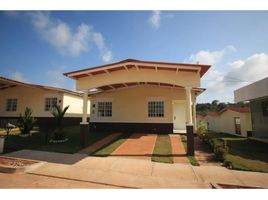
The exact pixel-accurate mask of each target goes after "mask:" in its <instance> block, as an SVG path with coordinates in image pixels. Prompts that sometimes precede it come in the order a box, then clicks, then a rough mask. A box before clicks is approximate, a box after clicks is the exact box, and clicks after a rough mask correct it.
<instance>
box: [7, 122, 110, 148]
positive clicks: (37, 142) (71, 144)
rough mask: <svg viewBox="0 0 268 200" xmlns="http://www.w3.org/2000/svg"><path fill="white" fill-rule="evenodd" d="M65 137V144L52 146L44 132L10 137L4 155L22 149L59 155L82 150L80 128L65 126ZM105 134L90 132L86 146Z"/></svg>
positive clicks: (105, 133)
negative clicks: (28, 135) (58, 153)
mask: <svg viewBox="0 0 268 200" xmlns="http://www.w3.org/2000/svg"><path fill="white" fill-rule="evenodd" d="M63 131H64V133H65V135H66V137H67V138H68V139H69V140H68V141H67V142H65V143H59V144H53V143H48V144H46V142H45V137H46V134H45V132H44V131H38V132H36V133H34V134H32V135H31V136H30V137H25V138H24V137H20V136H18V135H10V136H9V138H8V139H7V140H6V141H5V147H4V153H9V152H13V151H18V150H22V149H32V150H41V151H50V152H60V153H76V152H78V151H79V150H81V149H82V147H81V145H80V126H67V127H65V128H63ZM107 134H108V133H107V132H103V133H101V132H98V133H94V132H90V133H89V135H88V143H87V146H89V145H91V144H93V143H95V142H96V141H98V140H100V139H102V138H103V137H105V136H106V135H107Z"/></svg>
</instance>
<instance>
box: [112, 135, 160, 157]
mask: <svg viewBox="0 0 268 200" xmlns="http://www.w3.org/2000/svg"><path fill="white" fill-rule="evenodd" d="M156 138H157V135H156V134H141V133H137V134H132V135H131V136H130V137H129V138H128V139H127V140H126V141H125V142H124V143H123V144H122V145H121V146H119V147H118V148H117V149H116V150H115V151H114V152H113V153H112V156H123V157H132V158H137V157H139V158H144V159H148V160H150V159H151V156H152V153H153V150H154V145H155V141H156Z"/></svg>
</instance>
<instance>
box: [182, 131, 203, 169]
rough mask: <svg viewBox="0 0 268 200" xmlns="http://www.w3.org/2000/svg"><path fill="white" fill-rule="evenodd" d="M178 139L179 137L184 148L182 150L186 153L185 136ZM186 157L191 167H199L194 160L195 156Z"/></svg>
mask: <svg viewBox="0 0 268 200" xmlns="http://www.w3.org/2000/svg"><path fill="white" fill-rule="evenodd" d="M180 137H181V142H182V144H183V146H184V149H185V151H187V139H186V136H185V135H180ZM187 157H188V159H189V161H190V163H191V165H193V166H200V164H199V162H198V160H197V159H196V158H195V156H187Z"/></svg>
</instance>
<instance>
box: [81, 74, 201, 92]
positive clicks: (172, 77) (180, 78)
mask: <svg viewBox="0 0 268 200" xmlns="http://www.w3.org/2000/svg"><path fill="white" fill-rule="evenodd" d="M128 82H161V83H169V84H175V85H180V86H183V87H184V86H192V87H199V86H200V75H199V74H198V73H193V72H182V71H180V72H178V73H176V72H174V71H164V70H159V71H158V72H156V71H154V70H148V69H147V70H146V69H140V70H139V71H138V70H136V69H130V70H129V71H126V70H122V71H116V72H112V73H109V74H99V75H97V76H96V77H95V76H87V77H82V78H79V79H78V80H77V81H76V89H77V90H85V89H90V88H96V87H100V86H104V85H110V84H116V83H128Z"/></svg>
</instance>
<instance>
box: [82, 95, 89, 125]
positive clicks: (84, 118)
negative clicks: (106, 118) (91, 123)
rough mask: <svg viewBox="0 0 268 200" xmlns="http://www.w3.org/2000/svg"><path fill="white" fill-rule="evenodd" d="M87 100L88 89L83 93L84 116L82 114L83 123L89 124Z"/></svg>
mask: <svg viewBox="0 0 268 200" xmlns="http://www.w3.org/2000/svg"><path fill="white" fill-rule="evenodd" d="M87 101H88V90H85V91H84V95H83V116H82V124H88V122H87Z"/></svg>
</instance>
